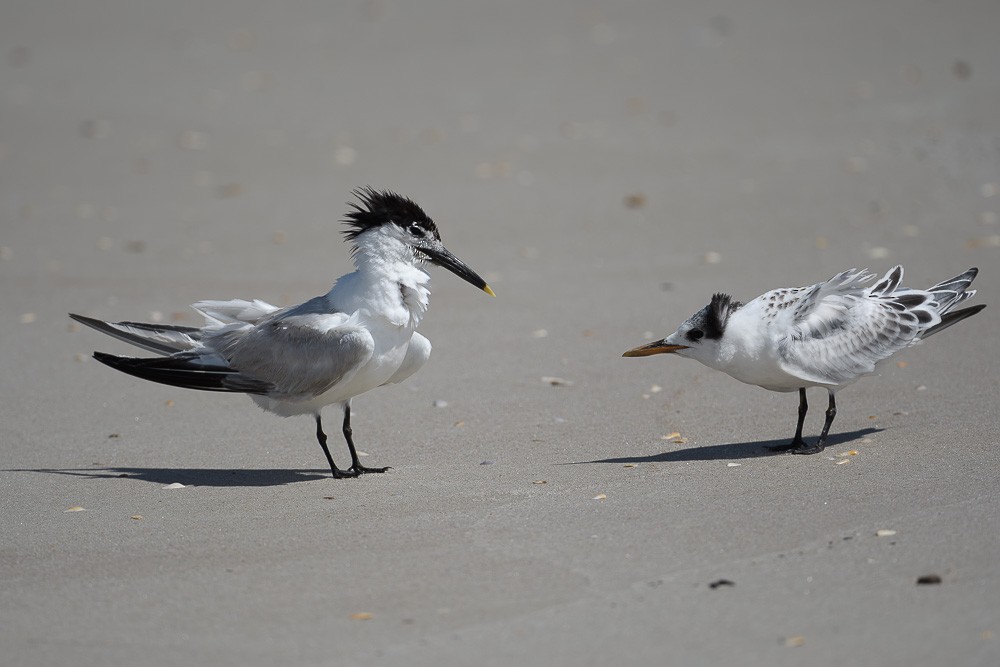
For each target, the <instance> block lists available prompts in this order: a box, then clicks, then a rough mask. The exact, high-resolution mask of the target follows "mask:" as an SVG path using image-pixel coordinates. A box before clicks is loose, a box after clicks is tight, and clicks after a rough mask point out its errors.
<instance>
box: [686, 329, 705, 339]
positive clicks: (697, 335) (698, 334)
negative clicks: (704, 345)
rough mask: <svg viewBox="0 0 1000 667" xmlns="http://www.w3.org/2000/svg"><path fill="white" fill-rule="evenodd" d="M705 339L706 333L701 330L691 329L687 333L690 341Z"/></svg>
mask: <svg viewBox="0 0 1000 667" xmlns="http://www.w3.org/2000/svg"><path fill="white" fill-rule="evenodd" d="M704 337H705V332H704V331H702V330H701V329H691V331H688V332H687V339H688V340H690V341H695V340H701V339H702V338H704Z"/></svg>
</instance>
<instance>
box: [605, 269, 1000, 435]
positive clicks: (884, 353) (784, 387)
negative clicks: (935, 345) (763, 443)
mask: <svg viewBox="0 0 1000 667" xmlns="http://www.w3.org/2000/svg"><path fill="white" fill-rule="evenodd" d="M977 273H978V269H975V268H972V269H969V270H968V271H966V272H965V273H963V274H961V275H958V276H955V277H954V278H950V279H948V280H945V281H944V282H941V283H938V284H937V285H934V286H933V287H930V288H928V289H926V290H920V289H910V288H906V287H901V286H900V282H901V281H902V279H903V267H901V266H896V267H894V268H892V269H891V270H890V271H889V272H888V273H886V274H885V276H884V277H883V278H882V279H881V280H879V281H878V282H877V283H876V284H875V285H874V286H872V287H865V286H864V285H865V284H866V283H868V282H869V281H871V279H872V278H874V277H875V274H871V273H868V272H867V271H866V270H861V271H859V270H857V269H850V270H848V271H844V272H842V273H838V274H837V275H835V276H834V277H833V278H831V279H830V280H827V281H825V282H821V283H817V284H815V285H812V286H809V287H795V288H783V289H776V290H771V291H770V292H767V293H766V294H762V295H761V296H759V297H757V298H756V299H754V300H753V301H751V302H750V303H747V304H742V303H740V302H739V301H735V300H734V299H733V298H732V297H730V296H729V295H728V294H716V295H715V296H713V297H712V301H711V303H709V304H708V305H707V306H705V307H704V308H702V309H701V310H699V311H698V312H697V313H695V314H694V315H692V316H691V317H690V318H688V319H687V320H686V321H685V322H684V323H683V324H681V326H680V328H678V329H677V331H675V332H674V333H672V334H670V335H669V336H667V337H666V338H664V339H662V340H658V341H655V342H652V343H648V344H646V345H640V346H639V347H635V348H632V349H631V350H628V351H627V352H625V354H624V355H622V356H625V357H645V356H649V355H652V354H666V353H673V354H678V355H680V356H682V357H690V358H692V359H696V360H698V361H700V362H701V363H703V364H704V365H706V366H708V367H709V368H714V369H716V370H720V371H722V372H724V373H726V374H728V375H730V376H732V377H734V378H736V379H737V380H739V381H740V382H745V383H747V384H753V385H757V386H758V387H763V388H764V389H768V390H770V391H781V392H789V391H796V390H798V392H799V421H798V425H797V426H796V429H795V437H794V438H793V439H792V442H791V443H789V444H787V445H779V446H777V447H771V449H772V450H776V451H789V452H792V453H795V454H815V453H818V452H821V451H823V448H824V447H825V446H826V438H827V434H828V433H829V432H830V425H831V424H832V423H833V418H834V417H835V416H836V414H837V402H836V399H835V398H834V395H835V394H836V392H837V391H838V390H840V389H842V388H844V387H846V386H847V385H849V384H851V383H852V382H854V381H855V380H857V379H858V378H860V377H862V376H864V375H868V374H870V373H873V372H875V366H876V364H878V363H879V362H880V361H883V360H885V359H888V358H889V357H890V356H892V355H893V354H895V353H896V352H898V351H899V350H902V349H903V348H905V347H909V346H910V345H913V344H914V343H916V342H918V341H920V340H922V339H924V338H927V337H928V336H932V335H934V334H936V333H937V332H939V331H941V330H943V329H947V328H948V327H950V326H951V325H953V324H956V323H958V322H961V321H962V320H964V319H965V318H967V317H971V316H972V315H975V314H976V313H978V312H979V311H981V310H982V309H983V308H985V307H986V306H985V305H979V306H972V307H970V308H963V309H961V310H956V311H953V310H952V308H953V307H955V306H956V305H958V304H959V303H962V302H963V301H965V300H966V299H968V298H969V297H971V296H973V295H974V294H975V293H976V291H975V290H970V289H968V288H969V286H970V285H971V284H972V281H973V280H974V279H975V277H976V274H977ZM807 387H824V388H825V389H826V390H827V391H828V392H829V397H830V403H829V407H828V408H827V411H826V421H825V422H824V423H823V431H822V432H821V433H820V436H819V440H818V441H817V442H816V444H814V445H807V444H806V443H805V441H804V440H803V439H802V423H803V421H805V418H806V411H807V410H808V404H807V403H806V388H807Z"/></svg>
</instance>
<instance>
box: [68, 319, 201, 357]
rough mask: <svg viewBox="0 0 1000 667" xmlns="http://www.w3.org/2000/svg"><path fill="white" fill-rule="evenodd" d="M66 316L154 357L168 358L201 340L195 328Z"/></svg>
mask: <svg viewBox="0 0 1000 667" xmlns="http://www.w3.org/2000/svg"><path fill="white" fill-rule="evenodd" d="M69 316H70V317H71V318H72V319H74V320H76V321H77V322H79V323H80V324H84V325H86V326H88V327H90V328H91V329H96V330H97V331H100V332H101V333H105V334H108V335H109V336H112V337H114V338H117V339H118V340H123V341H125V342H126V343H130V344H132V345H135V346H136V347H141V348H142V349H144V350H148V351H150V352H155V353H156V354H163V355H167V354H174V353H176V352H184V351H187V350H191V349H192V348H194V347H196V346H198V345H199V344H200V341H201V337H202V332H201V329H197V328H195V327H182V326H177V325H172V324H144V323H142V322H102V321H101V320H95V319H94V318H92V317H84V316H83V315H77V314H75V313H70V314H69Z"/></svg>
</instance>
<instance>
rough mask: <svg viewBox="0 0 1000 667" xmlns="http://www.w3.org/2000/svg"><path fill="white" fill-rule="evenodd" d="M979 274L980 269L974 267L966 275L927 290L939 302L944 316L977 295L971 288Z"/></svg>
mask: <svg viewBox="0 0 1000 667" xmlns="http://www.w3.org/2000/svg"><path fill="white" fill-rule="evenodd" d="M978 274H979V269H977V268H976V267H972V268H971V269H969V270H968V271H966V272H965V273H963V274H960V275H957V276H955V277H954V278H949V279H948V280H945V281H943V282H940V283H938V284H937V285H935V286H934V287H931V288H930V289H928V290H927V291H928V292H930V293H931V294H933V295H934V300H935V301H937V302H938V307H939V308H938V310H939V312H940V313H941V314H942V315H944V314H945V313H947V312H948V311H949V310H951V309H952V308H953V307H954V306H957V305H958V304H960V303H962V302H963V301H965V300H966V299H968V298H971V297H972V296H974V295H975V294H976V290H970V289H969V286H970V285H972V281H973V280H975V279H976V276H977V275H978ZM980 310H982V309H980ZM977 312H978V311H977ZM966 317H968V316H966Z"/></svg>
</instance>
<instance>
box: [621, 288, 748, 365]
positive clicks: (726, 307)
mask: <svg viewBox="0 0 1000 667" xmlns="http://www.w3.org/2000/svg"><path fill="white" fill-rule="evenodd" d="M742 306H743V304H742V303H740V302H739V301H734V300H733V299H732V297H730V296H729V295H728V294H716V295H714V296H713V297H712V301H711V302H710V303H709V304H708V305H707V306H705V307H704V308H702V309H701V310H699V311H698V312H697V313H695V314H694V315H692V316H691V317H689V318H687V319H686V320H684V323H683V324H681V325H680V326H679V327H678V328H677V331H675V332H674V333H672V334H670V335H669V336H667V337H666V338H663V339H661V340H658V341H654V342H652V343H648V344H646V345H640V346H639V347H634V348H632V349H631V350H628V351H627V352H625V353H624V354H623V355H622V356H623V357H648V356H650V355H653V354H679V355H680V356H682V357H689V358H691V359H697V360H698V361H700V362H701V363H703V364H705V365H706V366H714V364H713V363H712V362H713V360H715V359H717V358H718V357H719V348H720V346H721V344H722V339H723V337H724V336H725V333H726V324H727V322H728V321H729V316H730V315H732V314H733V313H734V312H736V311H737V310H739V309H740V308H741V307H742Z"/></svg>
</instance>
